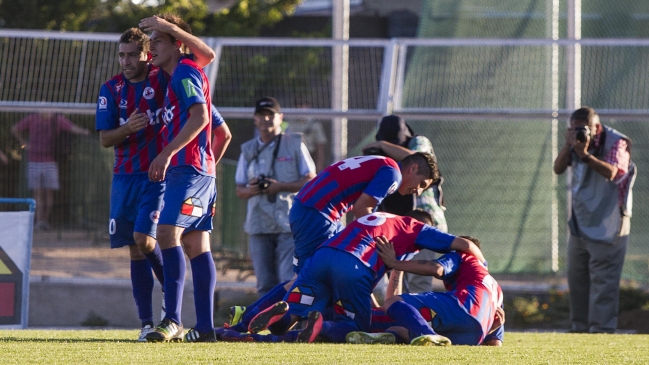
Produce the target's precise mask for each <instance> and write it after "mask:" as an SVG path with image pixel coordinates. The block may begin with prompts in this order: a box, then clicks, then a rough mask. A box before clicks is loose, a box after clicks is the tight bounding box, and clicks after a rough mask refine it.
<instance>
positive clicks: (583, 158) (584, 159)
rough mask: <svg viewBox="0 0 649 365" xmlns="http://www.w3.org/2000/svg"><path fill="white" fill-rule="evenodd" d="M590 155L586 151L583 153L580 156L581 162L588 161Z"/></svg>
mask: <svg viewBox="0 0 649 365" xmlns="http://www.w3.org/2000/svg"><path fill="white" fill-rule="evenodd" d="M590 156H592V155H591V154H590V153H587V154H585V155H584V157H582V158H581V162H586V163H587V162H588V160H590Z"/></svg>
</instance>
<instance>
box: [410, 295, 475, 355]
mask: <svg viewBox="0 0 649 365" xmlns="http://www.w3.org/2000/svg"><path fill="white" fill-rule="evenodd" d="M400 297H401V298H403V301H404V302H406V303H408V304H410V305H412V306H413V307H415V308H416V309H417V310H418V311H419V313H420V314H421V315H422V317H424V319H425V320H426V321H428V322H430V323H431V324H432V327H433V329H434V330H435V332H437V333H439V334H440V335H442V336H446V337H448V338H449V339H450V340H451V342H452V343H453V345H479V344H480V339H481V338H482V326H481V325H480V322H478V320H477V319H475V318H473V317H471V315H469V314H468V313H467V312H466V310H464V307H462V306H461V305H460V302H459V301H458V300H457V298H456V297H455V296H454V295H452V294H450V293H441V292H426V293H421V294H402V295H400Z"/></svg>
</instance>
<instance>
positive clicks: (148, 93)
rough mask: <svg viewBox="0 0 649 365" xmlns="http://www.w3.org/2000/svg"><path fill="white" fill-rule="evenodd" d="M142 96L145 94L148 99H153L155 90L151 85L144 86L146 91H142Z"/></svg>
mask: <svg viewBox="0 0 649 365" xmlns="http://www.w3.org/2000/svg"><path fill="white" fill-rule="evenodd" d="M142 96H144V98H145V99H146V100H151V99H153V97H154V96H155V90H153V88H152V87H151V86H147V87H145V88H144V92H143V93H142Z"/></svg>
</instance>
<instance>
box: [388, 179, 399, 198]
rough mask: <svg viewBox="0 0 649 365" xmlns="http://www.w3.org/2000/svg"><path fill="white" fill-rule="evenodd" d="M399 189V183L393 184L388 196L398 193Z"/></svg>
mask: <svg viewBox="0 0 649 365" xmlns="http://www.w3.org/2000/svg"><path fill="white" fill-rule="evenodd" d="M398 188H399V183H398V182H396V181H395V182H393V183H392V185H391V186H390V188H389V189H388V195H390V194H392V193H394V192H395V191H397V189H398Z"/></svg>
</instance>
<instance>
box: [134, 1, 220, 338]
mask: <svg viewBox="0 0 649 365" xmlns="http://www.w3.org/2000/svg"><path fill="white" fill-rule="evenodd" d="M163 20H164V21H163ZM169 24H171V26H170V25H169ZM140 28H142V29H144V30H145V31H152V33H151V62H152V63H153V64H154V65H156V66H158V67H160V68H162V69H163V70H165V71H166V72H167V73H169V74H170V75H171V80H170V81H169V86H168V87H167V92H166V97H165V102H164V110H163V112H162V120H163V122H164V123H165V125H166V127H167V133H166V134H165V139H164V141H163V142H164V143H163V146H164V147H163V149H162V151H161V152H160V153H159V154H158V156H157V157H156V158H155V159H153V161H152V162H151V164H150V166H149V171H148V172H149V179H150V180H151V181H156V182H157V181H163V180H165V179H166V183H167V187H166V191H165V194H164V198H163V202H164V203H163V204H164V208H163V209H162V211H161V212H160V219H159V223H158V229H157V236H158V243H159V244H160V248H161V250H162V257H163V262H164V270H163V271H164V290H165V306H166V310H167V313H166V316H165V318H164V319H163V320H162V322H160V324H158V326H157V327H156V328H155V330H154V331H153V332H151V333H149V334H148V335H147V336H146V339H147V341H150V342H158V341H178V340H183V332H184V330H183V325H182V321H181V307H182V295H183V289H184V282H185V273H186V267H185V257H184V253H186V254H187V256H188V257H189V259H190V264H191V268H192V277H193V284H194V305H195V309H196V326H195V327H194V328H192V329H190V330H189V332H188V333H187V334H186V335H185V336H184V340H185V341H188V342H213V341H216V337H215V334H214V328H213V327H214V326H213V311H214V288H215V285H216V269H215V266H214V260H213V259H212V254H211V252H210V241H209V234H210V232H211V230H212V217H213V215H214V212H213V209H214V205H215V201H216V186H215V165H214V160H215V158H214V154H213V152H212V146H211V123H212V118H211V103H210V102H209V100H210V91H209V82H208V80H207V76H206V75H205V73H204V72H203V71H202V69H201V68H200V66H199V65H198V64H197V63H196V62H194V61H193V60H192V59H190V58H189V57H187V56H186V55H185V46H184V45H183V42H182V41H181V40H180V39H178V38H177V37H176V33H177V29H178V28H179V29H182V30H184V31H185V32H186V33H190V34H191V29H190V27H189V25H188V24H187V23H185V22H184V21H183V20H182V19H180V18H179V17H177V16H174V15H170V14H164V15H161V16H154V17H150V18H145V19H142V21H140ZM192 37H193V36H192ZM183 248H184V252H183Z"/></svg>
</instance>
